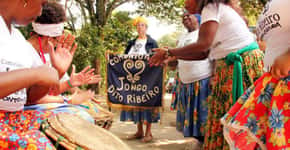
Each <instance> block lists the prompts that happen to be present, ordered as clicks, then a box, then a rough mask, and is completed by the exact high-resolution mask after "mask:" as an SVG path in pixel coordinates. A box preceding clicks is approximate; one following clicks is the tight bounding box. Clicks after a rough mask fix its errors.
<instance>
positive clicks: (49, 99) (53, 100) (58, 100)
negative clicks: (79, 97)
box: [27, 95, 64, 105]
mask: <svg viewBox="0 0 290 150" xmlns="http://www.w3.org/2000/svg"><path fill="white" fill-rule="evenodd" d="M63 102H64V100H63V98H62V97H61V96H51V95H45V96H44V97H42V98H41V99H39V100H37V101H28V102H27V105H33V104H47V103H63Z"/></svg>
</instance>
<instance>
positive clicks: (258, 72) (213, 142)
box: [203, 50, 264, 150]
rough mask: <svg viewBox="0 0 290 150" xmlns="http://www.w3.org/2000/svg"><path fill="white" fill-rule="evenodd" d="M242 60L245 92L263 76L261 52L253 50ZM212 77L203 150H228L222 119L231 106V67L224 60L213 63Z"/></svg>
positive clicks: (243, 55) (243, 56)
mask: <svg viewBox="0 0 290 150" xmlns="http://www.w3.org/2000/svg"><path fill="white" fill-rule="evenodd" d="M241 56H242V58H243V64H242V73H243V87H244V90H246V89H247V88H248V87H250V86H251V85H252V84H254V81H255V80H257V79H258V78H259V77H261V76H262V74H263V63H262V60H263V56H264V54H263V52H262V51H260V50H253V51H249V52H246V53H244V54H242V55H241ZM213 72H214V75H213V77H212V78H211V81H210V84H211V94H210V96H209V97H208V119H207V125H206V128H205V138H204V140H205V141H204V145H203V149H204V150H226V149H229V146H228V144H227V142H226V141H225V140H224V136H223V128H222V124H221V123H220V118H222V117H223V116H224V115H225V114H226V113H227V112H228V111H229V109H230V108H231V106H232V105H233V99H232V84H233V82H232V80H233V65H230V66H228V65H227V64H226V62H225V59H220V60H217V61H216V62H215V69H214V70H213Z"/></svg>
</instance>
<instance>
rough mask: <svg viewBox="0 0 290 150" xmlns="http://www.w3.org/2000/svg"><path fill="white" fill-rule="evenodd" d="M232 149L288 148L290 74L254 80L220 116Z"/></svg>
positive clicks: (268, 75) (266, 75) (281, 149)
mask: <svg viewBox="0 0 290 150" xmlns="http://www.w3.org/2000/svg"><path fill="white" fill-rule="evenodd" d="M221 121H222V123H223V124H224V135H225V137H226V139H227V141H228V143H229V144H230V147H231V149H239V150H253V149H256V148H260V149H262V150H267V149H268V150H278V149H279V150H288V149H290V75H289V76H288V77H286V78H284V79H281V80H277V79H274V78H273V77H272V76H271V75H270V74H269V73H266V74H265V75H264V76H263V77H261V78H260V79H259V80H257V81H256V83H255V85H253V86H252V87H251V88H249V89H248V90H247V91H246V92H245V94H244V95H243V96H242V97H241V98H240V99H239V100H238V102H237V103H236V104H235V105H234V106H233V107H232V108H231V109H230V111H229V112H228V113H227V114H226V115H225V116H224V117H223V118H222V120H221Z"/></svg>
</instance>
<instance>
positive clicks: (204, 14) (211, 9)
mask: <svg viewBox="0 0 290 150" xmlns="http://www.w3.org/2000/svg"><path fill="white" fill-rule="evenodd" d="M220 7H221V5H219V6H217V5H216V4H214V3H210V4H208V5H206V6H205V7H204V8H203V9H202V11H201V24H203V23H205V22H208V21H216V22H218V23H219V22H220V11H219V8H220Z"/></svg>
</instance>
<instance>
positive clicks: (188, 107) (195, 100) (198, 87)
mask: <svg viewBox="0 0 290 150" xmlns="http://www.w3.org/2000/svg"><path fill="white" fill-rule="evenodd" d="M209 81H210V79H209V78H206V79H203V80H200V81H196V82H193V83H190V84H182V83H180V87H179V88H180V92H179V93H177V94H176V99H177V114H176V129H177V130H178V131H181V132H182V133H183V135H184V136H185V137H202V136H204V127H205V124H206V119H207V103H206V100H207V97H208V95H209V94H210V88H209Z"/></svg>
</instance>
